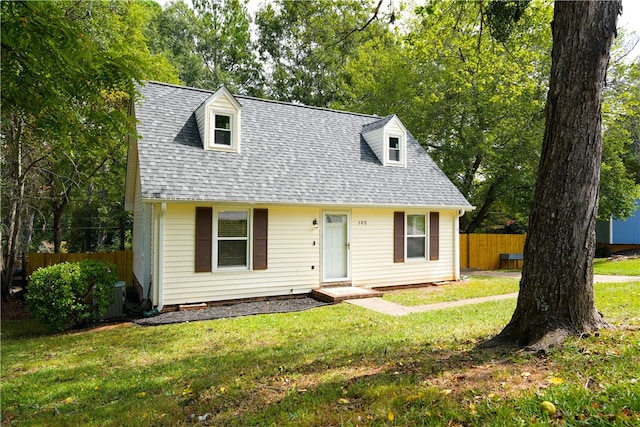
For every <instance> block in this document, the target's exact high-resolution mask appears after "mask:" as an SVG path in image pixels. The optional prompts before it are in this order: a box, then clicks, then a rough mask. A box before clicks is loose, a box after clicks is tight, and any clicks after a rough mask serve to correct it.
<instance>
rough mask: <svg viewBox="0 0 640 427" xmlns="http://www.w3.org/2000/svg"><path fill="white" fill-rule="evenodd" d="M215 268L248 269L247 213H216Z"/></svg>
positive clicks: (242, 211)
mask: <svg viewBox="0 0 640 427" xmlns="http://www.w3.org/2000/svg"><path fill="white" fill-rule="evenodd" d="M215 228H216V231H215V243H214V245H215V246H214V247H215V249H216V266H217V268H227V267H246V268H248V267H249V211H246V210H240V211H232V210H219V211H216V227H215Z"/></svg>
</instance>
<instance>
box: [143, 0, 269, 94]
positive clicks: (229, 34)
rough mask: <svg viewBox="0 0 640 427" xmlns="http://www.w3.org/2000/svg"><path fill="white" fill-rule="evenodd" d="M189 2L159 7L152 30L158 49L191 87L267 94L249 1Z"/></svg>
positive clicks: (155, 49)
mask: <svg viewBox="0 0 640 427" xmlns="http://www.w3.org/2000/svg"><path fill="white" fill-rule="evenodd" d="M192 3H193V9H192V8H190V7H189V6H188V5H187V4H186V3H185V2H184V1H182V0H178V1H174V2H171V3H170V4H168V5H167V6H166V7H165V9H164V10H162V11H157V10H156V11H155V12H154V17H153V19H152V20H151V21H150V22H149V25H148V27H147V29H146V32H147V34H148V36H147V37H148V39H149V45H150V47H151V50H152V51H153V52H157V53H164V54H166V55H167V57H168V58H169V60H170V62H171V63H172V64H173V65H174V66H175V67H176V68H177V69H178V73H179V76H180V80H181V81H182V83H183V84H186V85H187V86H193V87H200V88H206V89H211V90H215V89H217V88H219V87H220V86H223V85H224V86H226V87H227V88H228V89H229V90H231V91H232V92H234V93H243V94H249V95H254V96H257V95H261V94H262V81H261V68H260V64H259V63H258V59H257V57H256V54H255V49H254V43H253V42H252V40H251V33H250V31H249V24H250V22H251V18H250V16H249V13H248V11H247V7H246V1H240V0H194V1H193V2H192Z"/></svg>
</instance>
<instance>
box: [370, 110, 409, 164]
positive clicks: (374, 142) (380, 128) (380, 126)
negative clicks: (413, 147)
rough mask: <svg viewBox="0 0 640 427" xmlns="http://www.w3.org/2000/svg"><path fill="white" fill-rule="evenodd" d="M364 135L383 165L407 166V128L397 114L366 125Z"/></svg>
mask: <svg viewBox="0 0 640 427" xmlns="http://www.w3.org/2000/svg"><path fill="white" fill-rule="evenodd" d="M362 136H363V137H364V140H365V141H366V142H367V144H369V147H371V150H372V151H373V152H374V153H375V155H376V157H377V158H378V160H380V163H382V165H383V166H391V167H396V168H397V167H400V168H404V167H407V130H406V129H405V127H404V125H403V124H402V122H401V121H400V119H399V118H398V117H397V116H395V115H394V116H388V117H385V118H383V119H380V120H377V121H375V122H371V123H368V124H366V125H364V126H363V129H362Z"/></svg>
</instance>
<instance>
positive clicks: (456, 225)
mask: <svg viewBox="0 0 640 427" xmlns="http://www.w3.org/2000/svg"><path fill="white" fill-rule="evenodd" d="M462 215H464V210H463V209H460V210H459V211H458V214H457V216H456V218H455V220H454V221H453V235H454V239H453V270H454V278H455V280H460V217H461V216H462Z"/></svg>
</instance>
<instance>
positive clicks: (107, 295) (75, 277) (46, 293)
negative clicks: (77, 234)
mask: <svg viewBox="0 0 640 427" xmlns="http://www.w3.org/2000/svg"><path fill="white" fill-rule="evenodd" d="M117 281H118V276H117V275H116V273H115V266H114V265H113V264H109V263H105V262H102V261H94V260H85V261H80V262H64V263H61V264H56V265H52V266H49V267H45V268H40V269H38V270H37V271H35V272H34V273H33V274H32V275H31V278H30V280H29V287H28V290H27V295H26V296H25V300H26V302H27V310H28V311H29V312H30V313H31V314H33V316H35V317H36V318H37V319H38V320H40V321H41V322H43V323H44V324H45V325H46V326H47V328H48V329H50V330H52V331H62V330H64V329H67V328H69V327H72V326H77V325H82V324H84V323H86V322H87V321H91V320H96V319H98V318H99V317H100V316H101V315H104V314H105V313H106V312H107V310H108V309H109V306H110V305H111V303H112V302H113V296H114V292H113V287H114V284H115V283H116V282H117Z"/></svg>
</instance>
